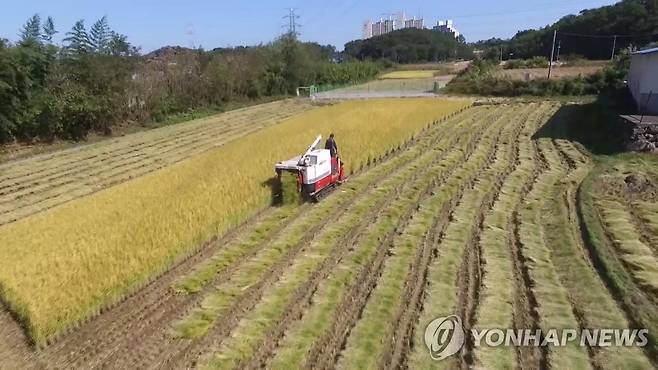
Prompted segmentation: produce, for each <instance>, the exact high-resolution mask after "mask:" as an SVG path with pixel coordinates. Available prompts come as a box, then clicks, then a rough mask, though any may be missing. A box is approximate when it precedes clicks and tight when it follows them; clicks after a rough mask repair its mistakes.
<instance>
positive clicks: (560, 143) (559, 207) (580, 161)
mask: <svg viewBox="0 0 658 370" xmlns="http://www.w3.org/2000/svg"><path fill="white" fill-rule="evenodd" d="M555 145H556V147H557V149H558V150H559V152H560V153H561V154H562V156H563V158H564V161H563V163H562V170H563V171H566V176H564V177H563V178H562V179H561V180H560V181H559V182H558V183H556V185H555V186H554V188H553V191H552V193H550V194H549V196H548V199H547V202H546V204H545V208H544V212H543V222H542V224H543V226H544V228H545V230H546V239H547V245H548V246H549V247H550V248H551V259H552V261H553V264H554V265H555V267H556V270H557V272H558V274H559V277H560V281H561V282H562V284H564V286H565V287H566V288H567V289H568V291H569V298H570V300H571V305H572V307H573V310H574V312H576V318H577V319H578V320H579V325H580V327H581V328H629V326H630V325H629V323H628V321H627V319H626V317H625V316H624V313H623V312H622V311H621V310H620V308H619V307H618V306H617V303H616V302H615V301H614V299H613V297H612V296H611V295H610V293H609V292H608V290H607V289H606V286H605V285H604V284H603V282H602V281H601V280H600V278H599V276H598V274H597V273H596V270H594V267H593V266H592V265H591V264H590V263H588V261H589V256H588V255H587V251H586V250H585V247H584V246H583V245H582V240H581V238H580V237H581V230H580V228H579V226H578V220H577V218H578V216H577V214H576V191H577V186H578V185H579V184H580V183H581V182H582V181H583V179H584V178H585V176H587V174H588V173H589V171H590V170H591V167H592V163H591V161H590V160H589V158H588V157H587V156H585V155H583V154H582V152H581V151H580V150H578V149H577V148H576V147H575V146H574V144H572V143H570V142H568V141H566V140H556V141H555ZM555 164H556V165H557V164H558V163H555ZM589 351H590V357H591V362H592V363H593V364H594V365H595V366H596V367H597V368H601V369H621V368H624V369H638V370H639V369H648V368H651V362H650V361H649V359H648V358H647V357H646V355H645V354H644V353H643V352H642V350H641V349H639V348H637V347H624V346H610V347H600V348H590V349H589Z"/></svg>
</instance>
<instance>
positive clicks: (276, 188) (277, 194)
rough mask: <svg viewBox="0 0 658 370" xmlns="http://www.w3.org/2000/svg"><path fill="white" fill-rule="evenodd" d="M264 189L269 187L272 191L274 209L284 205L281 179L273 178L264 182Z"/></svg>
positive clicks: (271, 201)
mask: <svg viewBox="0 0 658 370" xmlns="http://www.w3.org/2000/svg"><path fill="white" fill-rule="evenodd" d="M261 185H262V186H263V187H267V188H269V189H270V194H271V195H270V196H271V199H270V205H271V206H272V207H279V206H281V205H283V194H282V192H283V191H282V188H281V181H279V178H278V177H277V176H272V177H270V178H269V179H267V181H265V182H263V183H262V184H261Z"/></svg>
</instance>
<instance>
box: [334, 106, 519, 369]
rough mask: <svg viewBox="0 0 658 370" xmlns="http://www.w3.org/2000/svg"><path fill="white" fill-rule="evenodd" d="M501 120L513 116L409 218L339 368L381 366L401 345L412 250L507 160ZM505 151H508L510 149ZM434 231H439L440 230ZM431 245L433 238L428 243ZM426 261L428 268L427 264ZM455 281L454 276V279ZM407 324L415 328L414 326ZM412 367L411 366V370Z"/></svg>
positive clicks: (409, 307) (493, 130)
mask: <svg viewBox="0 0 658 370" xmlns="http://www.w3.org/2000/svg"><path fill="white" fill-rule="evenodd" d="M505 118H507V119H510V118H511V116H506V117H505V116H504V118H503V119H501V120H499V121H497V122H496V123H495V124H494V125H493V127H491V128H490V130H489V131H488V134H487V135H485V137H484V139H483V142H481V143H480V144H479V145H478V147H477V148H476V150H475V152H474V153H473V155H472V156H470V157H469V158H468V160H467V161H466V162H465V163H464V165H463V166H462V167H461V168H460V169H459V171H458V172H457V173H455V174H453V175H452V176H450V177H449V178H448V179H447V181H446V183H445V184H442V185H441V186H440V187H438V188H437V189H436V191H435V193H434V195H432V194H431V193H430V194H429V196H428V197H426V198H425V199H424V200H423V202H421V205H420V207H419V212H418V213H417V214H416V215H415V216H414V217H413V219H412V221H411V222H410V223H409V225H408V227H407V228H405V229H403V230H402V231H401V233H400V234H399V235H398V236H396V238H395V240H394V241H393V244H392V246H391V252H390V254H391V257H389V258H387V260H386V261H385V265H384V267H383V271H382V273H381V277H380V278H379V280H378V282H377V286H376V287H375V288H374V290H373V291H372V292H371V293H370V297H369V298H368V301H367V304H366V305H365V307H363V308H362V311H361V313H360V315H359V316H360V317H359V320H358V321H357V322H356V323H355V325H354V326H353V328H351V330H350V332H349V337H348V338H347V341H346V344H345V349H344V350H343V351H342V352H341V354H340V358H339V361H338V367H339V368H351V367H352V366H353V365H355V364H356V367H357V368H364V369H365V368H379V367H383V366H384V367H385V359H386V356H387V354H388V353H389V352H392V351H394V350H395V347H397V346H405V342H406V341H405V340H404V338H393V334H394V333H393V330H394V324H395V323H396V320H395V318H396V317H398V316H399V315H400V313H402V312H404V311H405V310H415V309H416V308H415V306H416V305H415V304H411V302H406V301H404V300H403V297H404V291H405V287H406V288H407V289H410V288H411V287H413V285H414V284H416V283H418V282H414V281H409V279H408V278H407V275H408V274H409V273H410V271H411V267H412V266H411V262H412V261H413V259H414V256H415V254H416V251H415V250H416V248H418V246H419V245H422V243H423V239H424V238H425V235H426V234H427V233H428V232H432V230H430V227H431V225H434V224H435V222H439V223H443V222H446V221H447V220H448V219H450V218H444V219H443V220H437V217H439V216H440V215H442V212H439V211H440V210H441V208H443V207H444V206H446V205H448V210H454V209H455V207H458V208H459V207H461V204H463V202H465V201H468V200H467V199H466V198H464V197H466V196H467V195H468V194H467V193H468V192H469V191H473V189H469V188H470V186H471V185H473V186H477V182H476V179H479V180H477V181H483V182H486V181H487V180H486V179H487V178H488V177H489V176H491V175H492V173H493V169H492V168H491V167H490V166H492V165H493V163H494V157H497V155H503V156H504V155H505V154H503V152H504V151H505V149H502V151H498V150H497V147H498V143H499V135H500V134H501V126H503V125H505V124H507V122H505V121H507V120H506V119H505ZM503 122H504V123H503ZM513 126H514V124H510V125H508V127H509V128H510V130H509V131H508V130H507V129H504V130H505V131H506V133H505V134H503V135H504V136H505V137H508V138H510V135H511V131H512V127H513ZM506 149H507V150H509V148H506ZM495 163H497V161H496V162H495ZM478 190H481V189H478ZM460 202H461V203H460ZM457 204H460V206H457ZM451 213H452V212H451ZM453 214H454V213H453ZM437 227H439V228H440V229H441V228H443V226H440V225H439V226H437ZM448 232H449V231H448V230H446V233H448ZM430 240H432V239H431V238H430ZM429 248H433V246H429ZM426 262H427V263H429V261H426ZM430 276H431V272H430ZM455 277H456V276H453V279H454V278H455ZM408 324H409V325H415V321H412V322H409V323H408ZM382 338H383V339H385V340H382ZM425 356H426V357H427V358H429V356H427V351H425ZM414 366H415V365H411V367H412V368H414ZM419 368H424V367H419Z"/></svg>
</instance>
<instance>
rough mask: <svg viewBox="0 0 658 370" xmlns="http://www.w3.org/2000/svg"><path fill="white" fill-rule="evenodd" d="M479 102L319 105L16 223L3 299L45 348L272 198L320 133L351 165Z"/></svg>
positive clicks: (0, 248) (0, 247) (9, 230)
mask: <svg viewBox="0 0 658 370" xmlns="http://www.w3.org/2000/svg"><path fill="white" fill-rule="evenodd" d="M467 105H468V103H467V102H464V101H440V100H436V99H410V100H378V101H358V102H347V103H342V104H338V105H334V106H329V107H323V108H319V109H315V110H312V111H310V112H307V113H305V114H302V115H300V116H298V117H295V118H293V119H290V120H288V121H286V122H283V123H281V124H279V125H275V126H271V127H267V128H265V129H262V130H260V131H258V132H256V133H254V134H252V135H249V136H247V137H245V138H243V139H241V140H238V141H234V142H232V143H229V144H226V145H225V146H222V147H220V148H217V149H215V150H212V151H209V152H207V153H204V154H201V155H198V156H196V157H194V158H193V160H188V161H183V162H181V163H178V164H176V165H173V166H170V167H167V168H165V169H162V170H160V171H157V172H154V173H151V174H148V175H145V176H142V177H140V178H137V179H134V180H133V181H130V182H126V183H123V184H120V185H117V186H115V187H112V188H109V189H106V190H104V191H102V192H99V193H96V194H94V195H92V196H89V197H85V198H81V199H78V200H76V201H75V202H69V203H67V204H64V205H62V206H61V207H57V208H54V209H51V210H49V211H46V212H42V213H40V214H37V215H34V216H32V217H29V218H25V219H22V220H19V221H17V222H14V223H11V224H8V225H4V226H2V227H1V228H0V259H2V260H3V261H10V263H6V264H5V268H3V269H2V270H1V271H0V284H1V286H2V298H3V299H4V300H5V302H7V303H8V305H9V307H10V308H11V309H12V310H13V311H14V312H16V313H17V315H18V316H19V317H20V318H21V319H22V320H23V321H24V322H25V324H26V327H27V328H28V330H29V332H30V334H31V336H32V338H33V339H34V341H35V342H36V343H37V344H39V345H43V344H44V343H45V342H46V340H47V339H49V338H52V337H53V336H54V335H56V334H58V333H60V332H61V331H62V330H64V329H66V328H69V327H70V326H71V325H73V324H74V323H76V322H79V321H80V320H83V319H85V318H88V317H90V316H93V315H94V314H95V313H97V312H99V310H100V309H102V308H103V307H107V306H108V305H110V304H112V303H113V302H116V301H118V300H120V299H121V298H122V297H123V296H125V295H126V294H128V293H130V292H131V291H134V290H135V289H138V288H139V287H140V286H142V285H143V284H144V283H145V282H146V281H148V280H149V279H151V278H153V277H154V276H157V275H158V274H159V273H161V272H162V271H164V270H166V269H167V268H168V267H169V266H170V265H171V264H172V263H174V262H175V261H177V260H179V259H180V258H182V257H183V256H185V255H188V254H189V253H192V252H193V251H194V250H195V248H196V247H198V246H199V245H200V244H201V243H202V242H203V241H205V240H207V239H209V238H210V237H211V236H213V235H218V234H222V233H224V232H225V231H226V230H227V229H229V228H230V227H232V226H235V225H236V224H238V223H240V222H242V221H243V220H244V219H246V218H247V217H249V216H250V215H252V214H253V213H254V212H255V211H256V210H258V209H261V208H262V207H264V206H266V205H267V204H268V202H269V200H270V195H271V194H270V189H268V187H267V186H265V185H264V184H266V183H267V181H268V180H269V179H271V176H272V163H273V162H274V161H276V160H280V159H284V158H287V157H291V156H293V155H295V154H297V152H298V151H299V150H300V149H299V148H304V147H305V146H306V145H308V142H309V141H310V140H312V138H313V137H314V136H315V135H316V134H317V133H319V132H321V133H324V134H327V131H329V130H332V131H334V132H335V133H336V135H338V137H340V138H341V153H342V154H343V156H344V157H345V158H349V163H348V166H349V168H348V170H354V169H358V168H359V167H360V166H363V165H364V164H366V163H369V162H371V161H373V160H374V159H376V158H379V157H381V156H382V155H383V154H384V153H386V152H387V151H389V150H390V149H392V148H393V147H397V146H399V145H400V144H403V143H404V142H406V141H408V140H409V139H410V138H411V137H412V135H415V134H416V133H418V132H419V131H420V130H421V129H422V128H423V127H426V126H427V124H428V123H429V122H431V121H432V120H435V119H438V118H441V117H443V116H446V115H449V114H451V113H452V112H455V111H457V110H459V109H462V108H463V107H465V106H467ZM272 143H285V145H272ZM364 143H366V144H364ZM81 230H84V232H80V231H81ZM63 251H64V253H63Z"/></svg>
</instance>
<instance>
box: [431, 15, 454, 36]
mask: <svg viewBox="0 0 658 370" xmlns="http://www.w3.org/2000/svg"><path fill="white" fill-rule="evenodd" d="M434 30H435V31H438V32H443V33H447V34H450V35H452V36H453V37H454V38H457V37H459V35H460V33H459V31H457V29H456V28H455V26H454V25H453V23H452V19H448V20H445V21H438V22H436V26H434Z"/></svg>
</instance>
